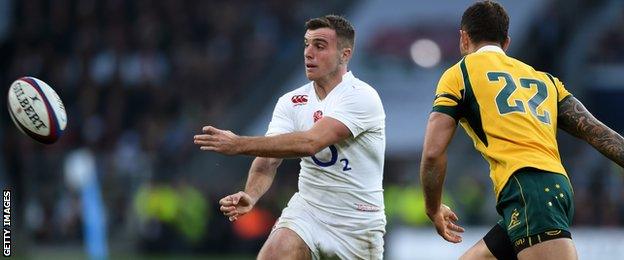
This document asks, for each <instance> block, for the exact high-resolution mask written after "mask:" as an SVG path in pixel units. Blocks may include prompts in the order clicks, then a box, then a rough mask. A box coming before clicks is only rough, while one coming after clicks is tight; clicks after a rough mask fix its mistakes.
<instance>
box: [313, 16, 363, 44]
mask: <svg viewBox="0 0 624 260" xmlns="http://www.w3.org/2000/svg"><path fill="white" fill-rule="evenodd" d="M320 28H330V29H332V30H334V31H336V36H337V38H338V48H339V49H343V48H347V47H351V48H353V45H354V42H355V30H354V29H353V25H352V24H351V22H349V20H347V18H344V17H343V16H340V15H334V14H330V15H325V16H322V17H317V18H312V19H310V20H308V21H307V22H306V23H305V29H306V30H316V29H320Z"/></svg>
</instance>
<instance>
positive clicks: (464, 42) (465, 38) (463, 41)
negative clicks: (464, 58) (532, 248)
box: [459, 29, 470, 55]
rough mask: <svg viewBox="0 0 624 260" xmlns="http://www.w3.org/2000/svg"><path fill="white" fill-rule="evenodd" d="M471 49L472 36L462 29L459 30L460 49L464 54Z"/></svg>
mask: <svg viewBox="0 0 624 260" xmlns="http://www.w3.org/2000/svg"><path fill="white" fill-rule="evenodd" d="M469 49H470V36H469V35H468V33H467V32H466V31H464V30H462V29H460V30H459V50H460V52H461V54H462V55H466V54H468V50H469Z"/></svg>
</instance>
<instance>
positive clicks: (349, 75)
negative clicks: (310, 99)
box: [310, 71, 355, 102]
mask: <svg viewBox="0 0 624 260" xmlns="http://www.w3.org/2000/svg"><path fill="white" fill-rule="evenodd" d="M354 79H355V76H353V72H351V71H347V73H345V74H342V81H340V83H338V85H336V87H334V89H332V90H331V91H330V92H329V93H328V94H327V96H325V99H327V97H329V95H331V93H333V92H335V91H336V89H338V88H340V87H342V85H346V84H348V83H349V82H351V81H352V80H354ZM310 86H311V88H310V93H311V95H313V96H314V97H316V100H317V101H319V102H322V101H323V100H325V99H323V100H321V99H320V98H319V97H318V95H316V90H314V82H310Z"/></svg>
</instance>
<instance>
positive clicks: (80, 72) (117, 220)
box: [0, 0, 322, 250]
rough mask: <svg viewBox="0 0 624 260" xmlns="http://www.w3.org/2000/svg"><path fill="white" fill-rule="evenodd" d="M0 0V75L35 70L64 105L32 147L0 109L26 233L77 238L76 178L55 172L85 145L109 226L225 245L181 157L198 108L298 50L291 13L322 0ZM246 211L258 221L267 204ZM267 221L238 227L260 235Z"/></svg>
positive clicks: (44, 239)
mask: <svg viewBox="0 0 624 260" xmlns="http://www.w3.org/2000/svg"><path fill="white" fill-rule="evenodd" d="M3 4H4V6H3V10H4V11H5V13H6V15H5V16H4V17H3V18H2V19H1V20H2V21H1V23H3V26H6V27H8V29H7V30H6V31H3V35H1V36H2V37H1V39H3V40H2V41H1V42H0V53H1V55H2V57H3V58H2V60H1V61H0V68H1V71H2V73H0V82H3V84H4V85H6V86H8V85H9V84H10V83H11V82H12V81H13V80H15V79H17V78H19V77H22V76H25V75H29V76H34V77H37V78H39V79H42V80H43V81H45V82H47V83H48V84H49V85H51V86H52V87H53V88H54V89H55V90H56V91H57V92H58V93H59V95H60V96H61V98H62V99H63V100H64V102H65V107H66V108H67V114H68V118H69V122H68V126H67V131H66V132H65V135H64V136H63V137H62V138H61V140H60V141H59V142H58V143H57V144H55V145H53V146H47V147H44V146H42V145H39V144H36V143H34V142H33V141H32V140H29V139H28V138H26V137H25V136H22V134H21V133H19V132H18V131H16V129H15V128H14V127H13V126H12V122H11V121H10V119H8V116H2V117H1V118H2V124H1V125H0V133H2V135H1V137H0V139H1V140H0V144H1V145H2V149H3V150H2V151H3V153H2V154H3V155H4V156H3V158H2V163H0V167H2V169H1V170H0V173H2V174H3V176H2V179H3V183H5V185H6V184H7V183H8V184H9V185H11V186H13V187H15V189H17V191H18V194H20V196H19V198H17V200H18V201H19V202H20V203H19V204H16V205H21V206H20V209H18V213H17V214H19V216H20V217H24V219H26V221H25V222H23V223H24V224H23V225H22V228H24V229H26V230H28V231H29V232H30V234H32V238H33V239H34V243H68V242H69V243H74V242H80V239H81V238H82V236H83V235H82V229H83V226H82V224H81V219H82V212H81V210H80V208H81V196H80V191H79V189H80V187H78V189H71V187H69V186H71V185H69V184H70V183H73V182H76V181H75V180H73V179H76V178H78V179H80V178H81V176H79V175H80V174H78V175H76V174H74V175H72V174H68V172H72V170H70V169H69V168H72V167H73V166H69V165H68V162H67V157H68V155H70V154H72V153H74V151H77V150H83V149H87V150H89V152H90V153H91V154H92V155H93V158H94V160H95V165H96V166H95V167H94V170H93V171H94V172H95V174H96V175H97V176H98V180H99V183H100V185H101V190H102V196H103V201H104V203H105V208H106V214H107V222H108V223H109V233H110V236H111V237H118V236H121V237H125V238H129V239H135V240H138V241H139V242H138V243H139V244H141V245H143V247H144V248H146V249H150V250H152V249H160V250H170V249H171V248H169V247H174V248H175V247H182V246H180V245H171V246H167V244H164V245H163V244H159V243H161V242H162V241H167V240H169V239H171V236H168V235H172V234H173V235H174V237H176V236H180V237H186V238H188V241H191V242H194V243H191V244H192V245H193V246H196V247H200V248H201V247H202V245H198V244H203V246H208V247H214V248H217V249H218V248H227V246H224V244H226V243H228V241H229V240H228V239H224V237H227V236H230V235H229V234H230V233H232V232H230V230H227V231H226V230H224V229H229V228H232V227H230V225H228V224H227V223H226V221H221V222H217V223H216V224H214V225H210V226H209V225H207V223H208V221H209V220H210V219H214V217H212V215H214V214H218V212H217V210H218V208H216V207H214V204H216V201H218V198H217V197H210V196H212V194H210V192H209V191H206V190H205V189H202V187H201V184H197V183H193V182H192V181H189V178H188V176H189V175H192V174H197V173H189V172H187V171H185V168H183V167H184V166H185V165H187V164H188V163H189V160H190V159H189V158H192V153H193V152H195V151H196V147H194V145H193V143H192V136H193V134H195V133H196V132H197V131H198V129H200V128H201V126H202V125H203V124H205V123H206V122H219V120H223V116H224V115H225V114H227V112H228V111H227V110H228V109H230V108H231V107H234V106H235V105H234V104H237V102H240V100H241V99H242V98H244V95H245V91H246V90H248V89H250V88H254V87H261V86H257V85H258V84H257V81H259V80H261V79H262V77H263V75H264V74H265V73H266V72H267V71H268V70H269V69H270V68H272V67H274V65H275V63H279V62H280V61H282V60H284V59H285V57H291V56H293V55H297V57H298V56H299V55H300V52H299V51H298V50H299V48H297V47H299V46H300V37H301V35H302V34H303V23H304V22H305V20H306V19H308V18H311V16H312V15H320V14H322V13H318V12H319V11H318V8H316V9H315V6H314V5H311V4H309V3H306V2H305V1H291V0H270V1H246V0H233V1H201V0H184V1H178V0H163V1H149V0H139V1H123V0H107V1H94V0H86V1H74V0H59V1H43V0H24V1H6V2H3ZM7 9H8V11H7ZM294 10H298V11H294ZM295 51H297V52H295ZM5 115H6V114H5ZM73 172H76V171H73ZM77 172H80V171H77ZM188 196H190V198H189V197H188ZM155 199H156V201H155ZM167 202H169V203H167ZM186 203H194V204H193V205H192V206H190V207H191V209H189V208H185V206H184V205H186ZM176 205H178V206H176ZM180 205H182V206H180ZM191 212H192V214H195V215H190V216H188V217H186V218H185V217H181V218H180V217H176V218H175V219H174V218H172V216H180V215H183V216H184V215H185V214H187V213H191ZM258 214H260V215H257V214H256V216H260V219H261V221H265V222H267V221H268V222H271V221H272V218H274V217H273V215H272V213H271V214H269V213H266V212H264V211H261V210H259V213H258ZM187 215H188V214H187ZM267 216H268V217H267ZM263 218H264V219H268V220H264V219H263ZM219 220H221V219H219ZM137 223H138V225H134V224H137ZM271 224H272V222H271V223H270V224H268V227H266V225H265V226H264V227H263V228H262V229H261V230H260V231H256V232H255V233H253V232H252V236H251V238H254V239H255V238H257V237H259V236H262V237H264V236H265V235H266V232H267V231H268V230H269V228H270V225H271ZM185 225H186V226H185ZM120 227H121V228H120ZM239 229H240V228H239ZM241 232H242V233H241V234H240V236H243V237H245V236H247V238H249V234H248V233H245V232H247V230H246V229H242V231H241ZM176 234H177V235H176ZM236 234H238V233H234V234H233V235H231V237H232V239H233V238H234V237H236V236H237V235H236ZM159 240H160V242H159ZM205 240H211V241H213V242H214V243H201V241H205ZM141 241H142V242H141ZM182 244H183V242H182ZM254 246H255V244H254Z"/></svg>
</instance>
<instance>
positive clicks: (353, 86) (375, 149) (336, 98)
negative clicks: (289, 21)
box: [266, 72, 386, 226]
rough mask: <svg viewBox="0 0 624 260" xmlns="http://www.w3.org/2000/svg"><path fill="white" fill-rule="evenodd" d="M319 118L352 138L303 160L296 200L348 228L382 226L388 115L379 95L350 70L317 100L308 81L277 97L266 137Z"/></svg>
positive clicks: (298, 128) (300, 127)
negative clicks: (338, 219)
mask: <svg viewBox="0 0 624 260" xmlns="http://www.w3.org/2000/svg"><path fill="white" fill-rule="evenodd" d="M322 117H331V118H333V119H336V120H338V121H340V122H342V123H343V124H344V125H345V126H347V128H349V130H350V131H351V134H352V136H351V137H349V138H347V139H346V140H344V141H342V142H340V143H336V144H333V145H330V146H329V147H327V148H325V149H323V150H322V151H320V152H319V153H317V154H315V155H314V156H311V157H305V158H301V171H300V173H299V196H301V197H302V198H303V199H304V200H305V201H306V202H307V203H308V204H310V205H312V206H314V207H315V208H317V209H319V210H320V211H322V212H324V213H327V214H328V215H329V216H331V217H341V216H342V217H345V218H348V219H351V220H354V221H353V222H350V223H349V224H353V225H362V224H363V223H364V225H366V223H370V224H369V225H376V226H379V225H380V224H381V225H385V214H384V201H383V189H382V179H383V165H384V153H385V147H386V137H385V117H386V115H385V112H384V109H383V106H382V103H381V99H380V98H379V95H378V94H377V91H375V89H373V88H372V87H371V86H369V85H368V84H366V83H365V82H363V81H361V80H359V79H357V78H356V77H354V76H353V74H352V73H351V72H348V73H346V74H344V75H343V77H342V82H341V83H340V84H338V85H337V86H336V87H335V88H334V89H333V90H332V91H330V92H329V94H328V95H327V96H326V97H325V99H323V100H320V99H319V98H318V96H317V95H316V91H315V90H314V86H313V83H312V82H310V83H308V84H306V85H304V86H303V87H300V88H298V89H296V90H294V91H291V92H289V93H287V94H285V95H283V96H282V97H281V98H280V99H279V101H278V102H277V105H276V106H275V110H274V112H273V118H272V120H271V123H270V124H269V128H268V131H267V133H266V135H276V134H283V133H291V132H298V131H306V130H309V129H310V128H312V126H313V125H314V123H315V122H316V121H318V120H319V119H320V118H322ZM358 220H359V221H358ZM371 220H377V221H371ZM345 224H347V223H345Z"/></svg>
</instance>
